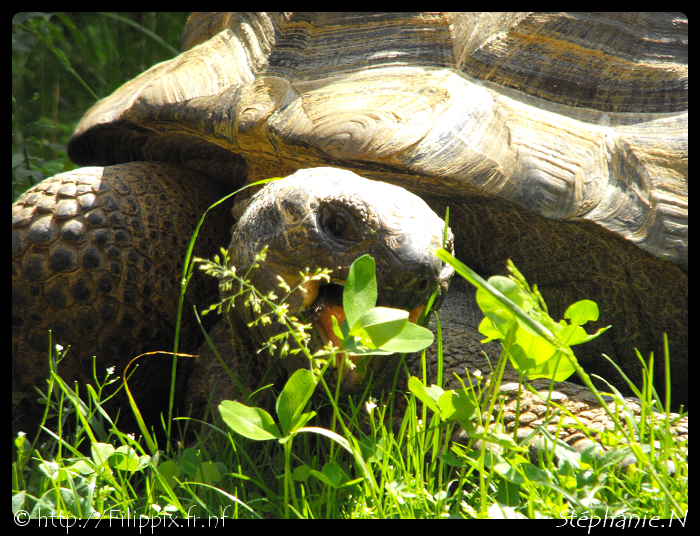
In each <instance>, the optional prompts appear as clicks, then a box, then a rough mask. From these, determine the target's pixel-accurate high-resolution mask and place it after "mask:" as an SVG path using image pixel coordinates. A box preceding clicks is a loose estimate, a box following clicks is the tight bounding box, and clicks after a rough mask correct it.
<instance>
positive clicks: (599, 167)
mask: <svg viewBox="0 0 700 536" xmlns="http://www.w3.org/2000/svg"><path fill="white" fill-rule="evenodd" d="M687 35H688V34H687V19H686V18H684V17H683V16H681V15H674V14H590V13H585V14H571V13H559V14H545V13H484V14H446V13H442V14H439V13H431V14H415V13H414V14H395V13H380V14H366V13H351V14H348V13H294V14H286V13H285V14H265V13H261V14H250V13H236V14H194V15H192V16H191V17H190V19H189V21H188V24H187V27H186V30H185V35H184V38H183V52H182V54H181V55H180V56H178V57H176V58H174V59H173V60H170V61H167V62H164V63H161V64H158V65H156V66H154V67H153V68H151V69H149V70H148V71H146V72H145V73H143V74H142V75H140V76H139V77H137V78H135V79H134V80H132V81H131V82H128V83H127V84H125V85H124V86H123V87H122V88H120V89H119V90H117V91H116V92H115V93H114V94H113V95H111V96H110V97H108V98H106V99H103V100H102V101H100V102H98V103H97V104H96V105H95V106H94V107H93V108H92V109H91V110H89V111H88V112H87V114H86V115H85V117H84V118H83V120H82V121H81V123H80V124H79V125H78V127H77V128H76V130H75V132H74V134H73V136H72V138H71V140H70V142H69V145H68V152H69V155H70V157H71V159H72V160H73V161H74V162H76V163H77V164H79V165H85V166H100V167H88V168H84V169H82V170H77V171H75V172H72V173H70V174H64V175H61V176H58V177H55V178H54V179H49V181H48V182H46V183H42V184H40V185H39V186H37V187H36V189H34V190H33V191H30V192H28V193H27V194H25V195H24V196H23V197H22V198H21V199H20V200H19V201H18V203H17V204H16V205H15V206H14V207H13V350H12V352H13V390H15V389H20V390H22V389H26V388H27V387H28V386H30V385H34V384H36V382H37V381H39V372H43V369H42V368H41V367H40V366H39V364H38V363H40V362H42V360H45V354H46V349H47V348H48V340H47V338H46V335H45V331H46V329H47V328H48V327H52V328H53V329H54V336H55V337H56V338H57V339H58V340H59V341H63V340H65V341H70V342H71V344H73V345H74V346H73V347H72V348H71V354H69V355H71V358H70V359H69V363H67V364H65V365H64V366H65V368H66V369H68V370H65V371H64V372H66V373H67V375H68V377H76V378H81V379H84V380H86V381H87V380H89V378H87V377H86V375H87V376H89V374H86V372H85V371H86V370H89V368H88V363H89V362H88V361H87V359H88V358H89V357H90V356H91V355H92V354H94V353H96V354H98V355H100V354H101V356H100V357H101V359H104V358H105V357H106V358H107V359H118V360H119V363H120V364H124V363H125V362H128V360H129V359H131V358H132V357H134V356H135V355H137V354H138V353H140V352H142V351H145V350H148V349H156V348H157V349H163V348H166V349H168V348H169V341H171V340H172V334H173V331H174V328H173V326H174V310H175V304H176V298H175V296H176V293H177V289H178V278H179V274H180V273H181V261H180V259H182V258H183V251H184V247H185V246H184V244H185V242H186V240H187V239H189V234H190V232H191V230H192V229H193V228H194V226H195V225H196V222H197V220H198V214H201V212H203V211H204V209H205V208H206V207H207V206H209V204H210V203H211V202H213V201H214V200H216V199H217V198H219V197H220V196H222V195H223V194H225V193H227V192H231V191H234V190H235V189H236V188H238V187H239V186H241V185H243V184H246V183H252V182H254V181H256V180H258V179H262V178H268V177H272V176H286V175H290V174H293V173H294V172H296V171H298V170H303V169H306V168H315V167H319V166H323V167H325V166H330V167H333V168H339V169H344V170H349V171H353V172H355V173H357V174H358V175H360V176H362V177H365V178H367V179H372V180H377V181H381V182H386V183H390V184H395V185H399V186H401V187H403V188H405V189H407V190H409V191H411V192H413V193H415V194H417V195H418V196H420V197H421V198H422V199H423V200H424V201H425V202H426V203H427V205H428V206H430V207H431V208H432V209H433V210H434V211H435V213H437V214H445V208H446V207H447V206H449V208H450V227H451V229H452V232H453V233H454V249H455V253H456V256H457V257H458V258H460V259H461V260H463V261H464V262H465V263H466V264H468V265H469V266H470V267H472V268H473V269H475V270H476V271H477V272H479V273H480V274H481V275H483V276H489V275H492V274H497V273H503V272H504V270H505V260H506V259H508V258H512V259H513V261H514V262H515V264H516V265H517V266H518V268H519V269H520V270H521V271H522V272H523V274H524V275H525V276H526V277H527V278H528V280H530V281H535V282H537V283H538V285H539V288H540V290H541V292H542V294H543V295H544V297H545V300H546V301H547V303H548V304H549V305H550V310H551V311H552V316H553V317H557V316H561V314H562V313H563V310H564V308H565V307H566V306H567V305H568V304H570V303H572V302H574V301H576V300H579V299H582V298H589V299H593V300H595V301H596V302H598V303H599V305H600V306H601V319H600V321H599V324H600V325H607V324H612V325H613V326H614V328H613V329H612V330H610V331H609V332H608V333H606V334H605V335H604V336H603V337H601V338H600V339H598V340H597V341H595V342H594V343H593V344H590V345H587V346H588V347H587V348H586V347H585V346H584V347H580V348H581V350H580V351H578V352H577V356H578V358H579V360H580V361H581V362H582V364H583V365H584V368H586V369H587V370H589V371H592V372H596V373H598V374H600V375H601V376H603V377H605V378H606V379H608V380H609V381H611V382H613V383H614V384H615V385H616V386H618V387H619V388H621V390H622V391H623V392H626V385H625V383H624V382H622V381H620V380H619V376H618V374H617V372H616V371H615V370H614V368H613V367H612V366H611V365H609V364H607V362H605V361H603V360H602V359H601V358H600V354H601V353H603V352H604V353H606V354H607V355H609V356H610V357H611V358H613V360H614V361H616V362H617V364H618V365H619V366H620V367H621V368H622V370H623V371H624V372H625V373H626V374H627V375H628V376H629V377H630V378H631V379H632V381H634V382H635V383H636V384H638V385H639V384H640V382H641V379H642V373H641V370H640V366H639V363H638V360H637V357H636V356H635V353H634V349H635V348H637V349H639V351H640V352H641V353H642V355H644V356H647V355H648V354H649V352H651V351H654V352H655V354H656V356H657V358H656V360H655V369H654V370H655V380H656V381H659V380H660V379H661V378H663V365H662V363H661V362H662V360H661V359H659V357H660V356H662V355H663V351H662V334H663V333H664V332H666V333H668V335H669V342H670V356H671V383H672V393H671V395H672V399H673V403H674V405H676V406H677V405H679V404H687V393H688V378H687V376H688V375H687V354H688V351H687V346H688V344H687V310H688V307H687V300H688V298H687V280H688V278H687V267H688V254H687V203H688V190H687V184H688V180H687V176H688V174H687V164H688V162H687V153H688V150H687V138H688V114H687V109H688V98H687V86H688V78H687ZM243 195H246V194H243ZM240 197H241V196H239V200H238V201H237V203H239V206H240V207H243V206H245V203H246V200H244V199H240ZM243 211H244V209H243V208H236V209H234V213H235V216H239V215H240V214H241V213H243ZM83 214H85V217H84V218H83V217H82V215H83ZM78 215H80V217H81V218H82V219H80V221H78V222H76V219H77V216H78ZM235 216H232V215H231V214H229V213H228V212H227V211H226V210H223V209H221V210H220V211H219V213H215V214H213V215H212V216H211V217H210V218H209V220H208V222H207V226H206V228H205V229H204V230H203V232H202V233H201V236H202V238H201V239H200V241H201V243H200V245H199V246H198V247H199V248H200V249H199V251H198V252H197V254H198V255H199V256H206V255H210V254H212V253H213V252H215V251H216V249H217V248H218V246H219V245H222V244H227V243H228V238H226V237H224V236H223V235H226V234H227V231H228V229H230V227H231V224H232V223H233V218H234V217H235ZM234 245H235V244H234ZM87 273H89V274H90V277H91V278H92V279H91V280H90V281H88V278H87V277H85V274H87ZM211 284H212V282H211V281H209V282H207V281H206V279H202V280H201V281H199V282H197V283H195V284H193V289H192V290H193V292H191V294H190V296H188V300H189V302H188V304H187V306H186V307H185V308H184V310H185V311H189V310H191V307H190V305H191V304H192V303H197V302H198V301H199V300H202V299H204V297H207V296H211V294H210V293H211V292H213V291H212V290H211V286H212V285H211ZM453 287H454V290H453V291H450V292H449V293H448V296H447V298H446V304H452V305H451V307H452V310H453V311H454V310H456V311H458V313H457V314H455V315H453V316H456V317H458V318H460V319H462V320H463V321H464V322H462V323H461V324H458V327H457V332H458V333H457V334H456V336H455V340H456V341H458V342H456V343H455V344H456V345H457V347H459V348H460V349H459V350H455V352H454V353H455V354H456V355H453V356H452V357H451V359H453V361H454V364H455V365H456V366H457V368H459V367H461V372H464V370H465V369H470V368H485V367H484V366H483V362H479V361H478V359H479V357H478V352H476V351H472V350H464V349H463V347H464V346H465V341H466V346H469V345H470V343H469V341H470V340H471V339H472V338H473V336H474V334H473V330H471V328H470V326H475V325H478V317H477V315H476V313H475V312H474V311H473V308H469V306H468V305H465V304H467V303H469V300H470V296H469V291H468V289H466V288H465V287H464V286H461V285H453ZM206 299H209V298H206ZM197 305H200V306H201V305H206V304H203V303H197ZM465 311H466V312H465ZM448 314H449V309H448ZM475 322H476V324H475ZM183 326H184V327H183V337H182V339H183V341H185V344H183V346H184V349H190V348H192V349H193V348H195V347H196V346H197V344H198V343H199V340H200V337H199V336H198V334H197V329H198V328H197V327H196V325H194V324H193V322H192V318H191V317H186V318H185V319H184V320H183ZM86 335H90V337H87V336H86ZM243 337H244V336H243V335H236V338H237V339H238V340H240V339H241V338H243ZM89 338H92V339H94V340H95V341H96V342H88V339H89ZM83 346H85V348H83ZM182 349H183V348H182V347H181V350H182ZM470 352H471V353H470ZM151 361H153V362H155V361H156V360H151ZM471 364H474V365H475V367H470V365H471ZM168 365H169V361H168ZM147 366H151V363H149V364H147ZM153 366H155V365H153ZM200 368H201V369H206V367H205V366H203V367H200ZM182 376H183V375H181V377H180V379H181V380H182V381H185V380H186V379H187V377H186V375H184V376H185V377H184V378H182ZM153 377H154V376H153V375H152V373H143V374H141V379H140V380H139V379H138V378H135V379H134V381H135V382H139V381H140V382H141V385H140V386H139V385H138V384H135V386H133V387H132V389H134V390H136V391H139V390H142V391H144V392H146V393H147V394H148V395H149V396H155V391H157V390H158V389H160V388H161V387H162V388H165V387H167V386H160V385H159V384H158V385H154V383H158V382H153V380H152V378H153ZM662 383H663V382H661V381H659V387H660V393H661V394H662V395H663V385H662ZM561 387H562V389H561V390H562V391H565V392H566V390H567V389H569V388H570V389H573V391H572V392H576V393H580V390H577V388H576V387H575V386H572V385H570V384H566V385H564V386H561ZM182 389H185V390H186V387H182ZM576 396H578V395H576ZM147 406H149V405H147ZM583 407H584V409H585V408H586V407H587V406H585V404H584V406H583ZM580 409H581V407H579V410H580Z"/></svg>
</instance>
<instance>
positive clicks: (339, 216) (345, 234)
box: [326, 212, 357, 240]
mask: <svg viewBox="0 0 700 536" xmlns="http://www.w3.org/2000/svg"><path fill="white" fill-rule="evenodd" d="M326 228H327V229H328V232H329V233H331V234H332V235H333V236H334V237H335V238H340V239H341V240H357V238H356V237H355V233H354V230H353V228H352V225H351V224H350V221H349V220H348V217H347V216H346V215H345V214H343V213H342V212H334V213H333V214H331V215H330V217H329V218H328V223H327V224H326Z"/></svg>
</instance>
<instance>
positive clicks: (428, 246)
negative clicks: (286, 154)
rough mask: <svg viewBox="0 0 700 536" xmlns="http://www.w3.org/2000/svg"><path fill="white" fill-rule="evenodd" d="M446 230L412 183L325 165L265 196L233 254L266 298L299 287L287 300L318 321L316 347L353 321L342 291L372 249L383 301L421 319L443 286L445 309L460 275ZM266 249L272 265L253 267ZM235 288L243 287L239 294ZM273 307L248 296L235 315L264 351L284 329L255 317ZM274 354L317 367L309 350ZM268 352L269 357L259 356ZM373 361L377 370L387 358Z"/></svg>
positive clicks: (243, 223)
mask: <svg viewBox="0 0 700 536" xmlns="http://www.w3.org/2000/svg"><path fill="white" fill-rule="evenodd" d="M444 232H445V223H444V221H443V220H442V219H440V218H439V217H438V216H437V215H436V214H435V213H434V212H433V211H432V210H431V209H430V208H429V207H428V205H427V204H426V203H425V202H424V201H423V200H421V199H420V198H419V197H417V196H415V195H414V194H411V193H410V192H408V191H406V190H404V189H403V188H400V187H398V186H393V185H390V184H386V183H382V182H376V181H371V180H368V179H364V178H362V177H360V176H358V175H355V174H354V173H352V172H350V171H344V170H339V169H332V168H316V169H311V170H303V171H299V172H297V173H295V174H294V175H292V176H290V177H288V178H286V179H283V180H279V181H276V182H273V183H270V184H269V185H267V186H266V187H265V188H264V189H262V190H261V191H260V192H258V193H257V194H256V195H255V196H254V197H253V198H252V199H251V200H250V203H249V205H248V207H247V208H246V210H245V212H244V213H243V214H242V216H241V217H240V219H239V220H238V222H237V223H236V225H235V226H234V229H233V236H232V241H231V246H230V248H229V253H230V259H231V264H232V265H233V266H235V267H236V271H237V273H238V274H239V275H241V276H242V275H243V274H246V273H248V275H247V276H246V279H248V280H249V281H250V282H251V283H252V285H253V286H254V287H255V288H256V289H257V290H259V291H260V292H261V293H262V294H264V295H267V294H268V293H270V292H274V293H275V294H276V295H277V296H284V294H285V291H284V290H283V289H282V288H280V286H282V287H284V286H285V285H288V286H289V287H290V288H291V289H294V288H295V287H298V288H297V290H294V291H293V292H292V293H291V294H290V295H289V296H288V297H287V298H286V299H285V302H286V303H287V304H288V305H289V313H290V314H293V315H297V316H301V318H303V319H304V320H305V321H306V322H310V323H311V325H312V329H311V336H312V343H311V346H312V352H313V351H314V350H316V349H318V348H320V347H321V346H323V345H324V344H326V343H327V342H329V341H330V342H333V343H335V344H337V343H338V339H337V337H335V335H334V334H333V331H332V318H331V317H332V316H335V317H336V319H337V320H338V321H339V324H340V323H342V321H343V320H344V318H345V314H344V312H343V310H342V292H343V288H342V287H343V285H344V284H345V281H346V280H347V277H348V274H349V270H350V266H351V265H352V263H353V262H354V261H355V260H356V259H357V258H359V257H361V256H362V255H365V254H370V255H371V256H372V257H373V258H374V260H375V263H376V277H377V289H378V300H377V305H379V306H383V307H392V308H396V309H404V310H406V311H410V313H411V314H410V318H411V320H412V321H415V320H416V319H417V318H418V316H420V313H421V312H422V311H423V309H424V307H425V305H426V304H427V301H428V299H429V297H430V295H431V293H432V292H433V291H434V290H435V289H436V287H437V289H438V299H437V300H436V302H435V304H436V305H435V306H434V307H435V308H437V306H439V304H440V302H441V300H442V297H444V295H445V293H446V291H447V287H448V285H449V282H450V280H451V278H452V275H453V274H454V270H453V268H452V267H450V266H449V265H445V264H443V263H442V261H440V260H439V259H438V258H437V257H436V256H435V255H434V254H433V252H434V251H435V249H436V248H439V247H442V244H443V234H444ZM447 234H448V236H447V237H446V238H447V240H446V246H445V247H446V248H447V249H448V250H450V251H451V250H452V247H453V244H452V243H453V238H452V233H451V232H450V231H449V230H448V233H447ZM265 246H267V255H266V259H265V261H264V262H261V263H259V266H258V267H257V268H254V269H252V270H250V271H249V272H248V270H249V269H250V267H251V266H252V265H253V264H254V263H255V258H256V255H257V254H258V253H260V252H261V251H262V250H263V248H264V247H265ZM323 268H325V269H327V270H329V271H330V280H329V281H328V282H325V281H317V280H312V281H308V282H304V273H305V272H307V271H308V272H311V273H313V272H314V271H316V270H318V269H323ZM307 269H308V270H307ZM236 291H237V289H236V288H235V285H234V288H233V289H232V290H231V291H230V292H236ZM264 312H265V309H264V308H263V309H262V311H257V312H255V311H254V310H253V307H251V306H249V305H246V304H245V303H244V299H243V298H242V297H238V298H237V299H236V302H235V307H232V308H231V309H230V311H229V320H230V321H231V324H232V326H233V328H234V331H235V332H236V336H237V337H246V336H247V337H248V338H250V339H251V340H252V341H253V344H254V346H255V347H256V350H260V349H261V348H262V347H263V345H264V344H265V342H266V341H269V340H270V339H271V338H272V337H274V336H275V335H277V334H279V333H280V332H281V331H282V330H284V329H285V328H284V326H282V325H281V324H279V323H278V322H276V321H274V320H273V322H272V323H271V324H263V323H261V322H258V323H254V322H255V320H256V319H257V318H258V317H259V316H260V314H262V313H264ZM246 331H247V333H246ZM273 354H274V356H275V358H276V359H281V363H282V365H283V366H284V368H285V369H286V370H287V371H288V372H289V373H291V372H293V371H295V370H297V369H299V368H308V367H309V366H310V363H309V360H308V358H307V357H305V356H304V354H302V353H300V354H295V355H291V354H290V355H287V356H285V357H282V356H281V355H280V349H279V348H278V349H276V350H274V352H273ZM262 355H267V353H259V354H258V357H257V358H256V359H263V358H262V357H260V356H262ZM371 360H372V361H376V363H374V365H376V366H379V364H380V362H382V361H383V360H382V359H379V358H372V359H371ZM263 361H264V360H263ZM265 364H266V363H265ZM374 365H373V366H371V367H368V370H375V369H376V367H375V366H374ZM357 379H358V377H357V375H356V374H350V373H349V371H348V374H346V375H345V377H344V378H343V380H344V382H345V384H346V385H348V384H354V383H355V381H356V380H357Z"/></svg>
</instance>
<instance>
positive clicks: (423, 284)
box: [417, 278, 430, 292]
mask: <svg viewBox="0 0 700 536" xmlns="http://www.w3.org/2000/svg"><path fill="white" fill-rule="evenodd" d="M429 285H430V282H429V281H428V280H427V279H425V278H423V279H421V280H420V281H418V284H417V288H418V292H425V291H426V290H428V286H429Z"/></svg>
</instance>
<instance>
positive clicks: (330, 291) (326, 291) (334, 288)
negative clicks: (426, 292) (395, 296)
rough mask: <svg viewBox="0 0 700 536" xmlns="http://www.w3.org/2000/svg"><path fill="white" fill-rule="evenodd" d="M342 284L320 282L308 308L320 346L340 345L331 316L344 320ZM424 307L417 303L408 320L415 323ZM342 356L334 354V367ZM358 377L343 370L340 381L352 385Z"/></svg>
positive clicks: (352, 356)
mask: <svg viewBox="0 0 700 536" xmlns="http://www.w3.org/2000/svg"><path fill="white" fill-rule="evenodd" d="M344 285H345V282H344V281H342V282H332V283H326V284H320V285H319V286H318V294H317V296H316V298H315V299H314V301H313V303H312V304H311V306H310V308H309V309H310V311H311V319H312V323H313V327H314V330H313V331H314V334H315V335H316V336H317V337H318V339H319V342H320V346H325V345H326V344H328V343H329V342H330V343H332V344H333V346H334V347H336V348H337V347H338V346H340V339H339V338H338V337H337V335H336V334H335V333H334V331H333V318H334V317H335V319H336V320H337V322H338V325H339V326H340V325H341V324H342V323H343V321H344V320H345V310H344V309H343V289H344ZM424 309H425V305H419V306H418V307H416V308H415V309H413V310H412V311H409V314H408V320H409V321H410V322H413V323H414V324H415V323H417V321H418V319H419V318H420V315H421V313H422V312H423V310H424ZM344 357H345V354H344V352H339V353H338V354H337V355H336V362H335V366H336V367H340V364H341V362H342V360H343V358H344ZM348 357H349V359H350V362H352V363H354V362H355V361H357V360H358V359H359V356H354V355H350V356H348ZM360 379H361V378H360V376H359V375H358V374H357V373H356V372H355V371H354V370H344V371H343V380H342V381H343V385H344V386H345V387H352V386H353V385H354V384H355V382H356V381H358V380H360Z"/></svg>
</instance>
